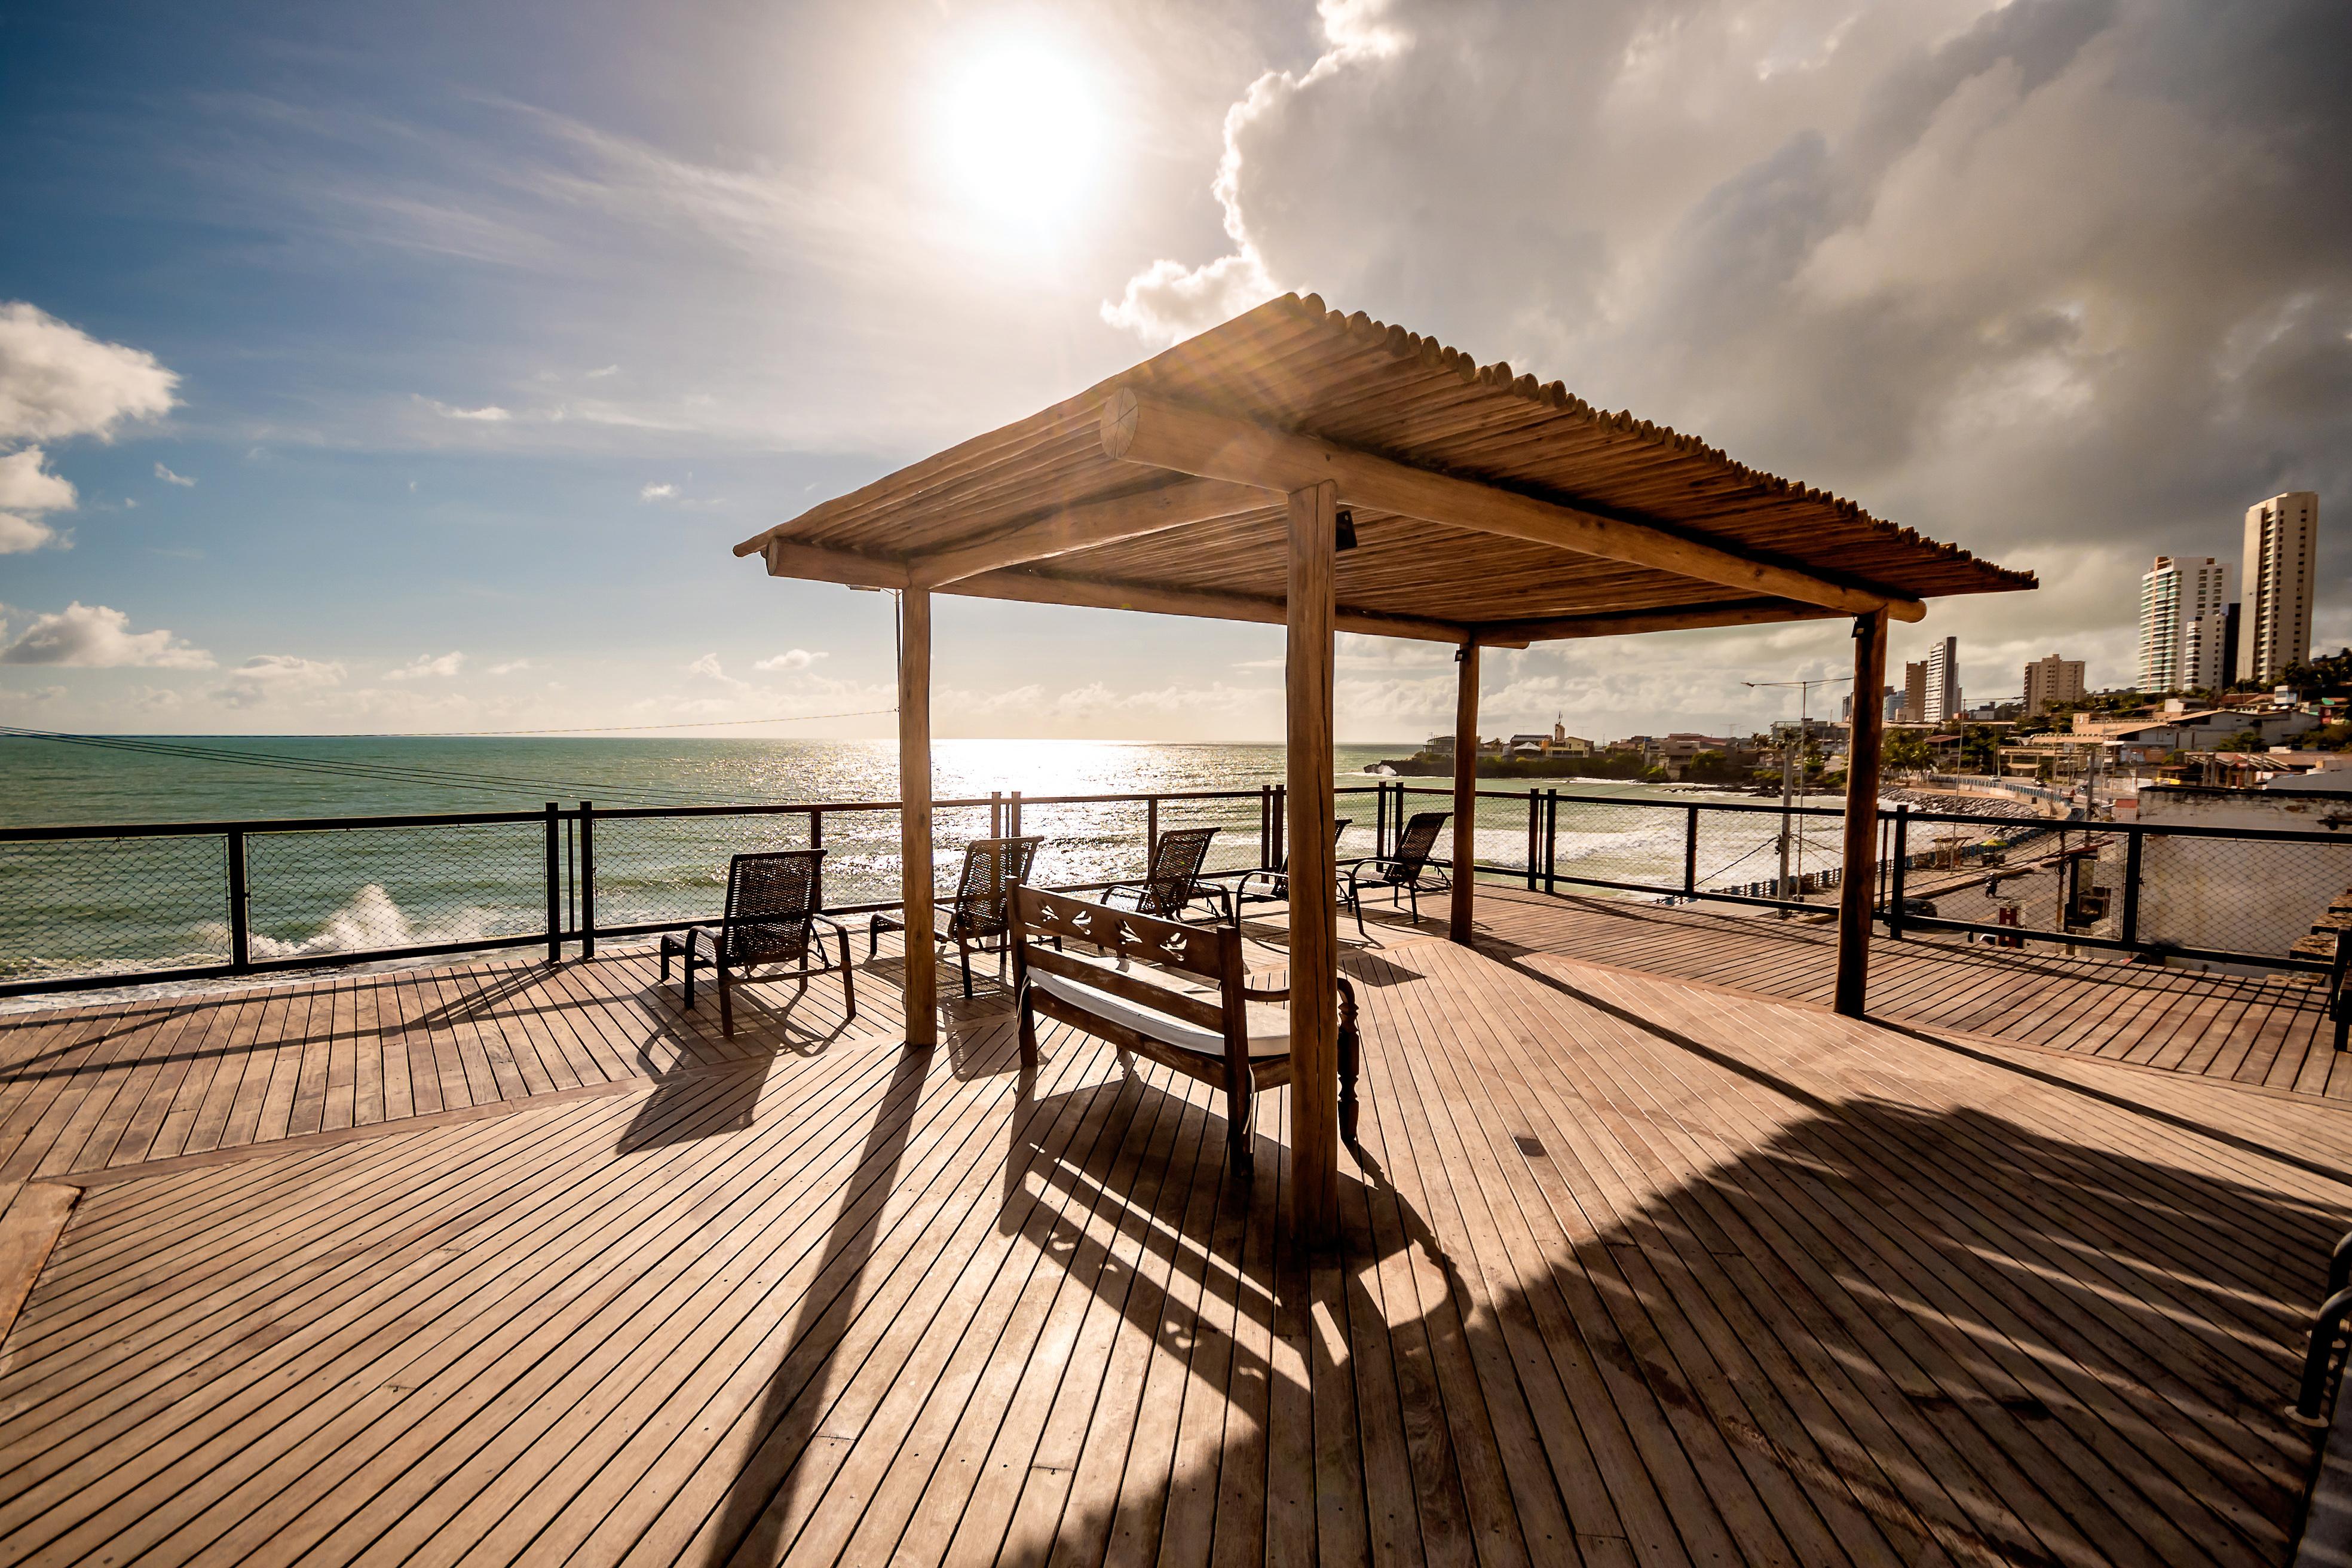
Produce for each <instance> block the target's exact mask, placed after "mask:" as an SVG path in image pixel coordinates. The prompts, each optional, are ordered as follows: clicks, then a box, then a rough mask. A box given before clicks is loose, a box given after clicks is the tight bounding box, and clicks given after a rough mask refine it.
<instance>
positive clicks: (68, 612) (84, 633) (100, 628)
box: [0, 600, 213, 669]
mask: <svg viewBox="0 0 2352 1568" xmlns="http://www.w3.org/2000/svg"><path fill="white" fill-rule="evenodd" d="M0 664H57V665H66V666H68V667H72V668H81V669H121V668H148V669H210V668H212V664H213V656H212V655H210V654H208V653H206V652H205V651H204V649H202V648H196V647H189V646H188V645H187V644H186V643H184V642H182V641H181V640H180V639H179V638H177V637H173V635H172V634H171V633H170V632H167V631H163V630H160V629H159V630H156V631H152V632H134V631H132V630H131V617H130V616H127V615H125V614H123V613H122V612H121V610H113V609H109V608H107V607H106V606H105V605H85V604H83V603H81V602H80V601H79V600H76V601H75V602H74V603H72V604H70V605H67V606H66V607H65V608H64V609H62V610H59V611H58V612H57V613H56V614H55V615H49V616H35V617H34V618H33V624H32V625H31V626H28V627H26V631H25V635H24V636H22V637H18V638H17V639H16V641H15V642H12V643H10V644H9V645H8V647H7V648H6V650H5V651H0Z"/></svg>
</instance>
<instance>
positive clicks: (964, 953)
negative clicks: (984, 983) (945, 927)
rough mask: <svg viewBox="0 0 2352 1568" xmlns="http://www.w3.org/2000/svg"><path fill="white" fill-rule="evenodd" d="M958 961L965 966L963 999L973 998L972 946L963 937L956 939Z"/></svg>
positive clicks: (969, 999)
mask: <svg viewBox="0 0 2352 1568" xmlns="http://www.w3.org/2000/svg"><path fill="white" fill-rule="evenodd" d="M956 963H959V964H961V966H962V968H963V999H964V1000H965V1001H967V1002H969V1001H971V946H970V945H969V944H968V943H966V942H964V941H963V939H962V938H961V937H959V938H957V939H956Z"/></svg>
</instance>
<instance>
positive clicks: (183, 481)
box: [155, 463, 196, 489]
mask: <svg viewBox="0 0 2352 1568" xmlns="http://www.w3.org/2000/svg"><path fill="white" fill-rule="evenodd" d="M155 477H156V478H157V479H161V480H163V482H164V483H165V484H167V485H183V486H185V487H187V488H188V489H194V488H195V483H196V481H195V480H194V479H190V478H188V477H187V476H186V475H185V474H175V473H173V471H172V470H171V469H169V468H165V467H164V466H163V464H161V463H158V464H156V465H155Z"/></svg>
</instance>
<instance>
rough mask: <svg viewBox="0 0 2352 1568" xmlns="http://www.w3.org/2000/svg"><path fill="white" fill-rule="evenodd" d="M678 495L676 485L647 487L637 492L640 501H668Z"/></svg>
mask: <svg viewBox="0 0 2352 1568" xmlns="http://www.w3.org/2000/svg"><path fill="white" fill-rule="evenodd" d="M675 495H677V486H676V485H647V486H646V488H645V489H641V490H639V491H638V492H637V499H638V500H669V499H670V498H672V497H673V496H675Z"/></svg>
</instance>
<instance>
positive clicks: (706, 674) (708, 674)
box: [686, 653, 751, 687]
mask: <svg viewBox="0 0 2352 1568" xmlns="http://www.w3.org/2000/svg"><path fill="white" fill-rule="evenodd" d="M686 672H687V674H688V675H693V676H699V677H700V678H701V679H705V680H715V681H717V682H719V685H721V686H733V687H748V686H750V685H751V682H750V681H748V680H738V679H736V678H735V677H733V676H731V675H730V674H728V673H727V672H726V670H724V669H722V668H719V656H718V655H717V654H715V653H706V654H704V655H703V656H702V657H701V658H698V659H696V660H695V661H694V662H693V663H692V664H689V665H688V666H687V667H686Z"/></svg>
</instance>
